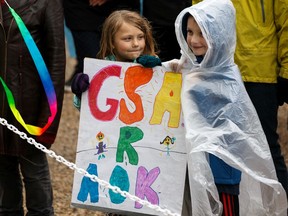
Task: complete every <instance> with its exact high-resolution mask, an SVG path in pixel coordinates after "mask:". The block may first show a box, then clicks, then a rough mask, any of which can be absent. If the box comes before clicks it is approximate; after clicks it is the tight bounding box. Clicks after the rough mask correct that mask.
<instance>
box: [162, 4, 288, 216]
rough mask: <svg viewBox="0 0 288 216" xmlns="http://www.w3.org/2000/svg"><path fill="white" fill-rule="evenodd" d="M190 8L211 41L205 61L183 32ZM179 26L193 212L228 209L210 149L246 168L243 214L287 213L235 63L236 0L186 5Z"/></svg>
mask: <svg viewBox="0 0 288 216" xmlns="http://www.w3.org/2000/svg"><path fill="white" fill-rule="evenodd" d="M187 14H191V15H192V16H193V17H194V18H195V20H196V22H197V23H198V25H199V27H200V29H201V31H202V34H203V36H204V38H205V39H206V41H207V43H208V51H207V53H206V55H205V57H204V59H203V61H202V62H201V63H200V64H198V63H197V62H196V58H195V56H194V54H193V53H192V51H191V50H190V49H189V48H188V45H187V43H186V35H184V34H185V33H184V34H183V31H184V32H185V30H186V22H187V21H186V22H185V21H184V22H183V19H184V20H185V19H186V20H187ZM175 28H176V35H177V39H178V43H179V44H180V47H181V52H182V57H181V59H180V61H179V64H182V63H183V62H184V63H183V67H182V68H183V70H182V73H183V86H182V109H183V115H184V123H185V127H186V144H187V153H188V166H189V168H188V170H189V171H188V172H189V183H190V189H191V198H192V213H193V215H196V216H201V215H217V214H219V213H220V212H221V209H222V205H221V203H220V201H219V198H218V193H217V189H216V187H215V184H214V180H213V175H212V172H211V169H210V166H209V162H208V157H207V155H208V153H210V154H213V155H215V156H217V157H218V158H221V159H222V160H224V161H225V162H226V163H227V164H229V165H230V166H232V167H234V168H237V169H238V170H240V171H241V172H242V178H241V182H240V196H239V203H240V215H243V216H247V215H253V216H264V215H269V216H271V215H283V216H284V215H287V199H286V193H285V191H284V189H283V187H282V186H281V184H280V183H279V182H278V180H277V177H276V172H275V167H274V165H273V161H272V158H271V154H270V150H269V146H268V143H267V140H266V137H265V135H264V133H263V130H262V127H261V124H260V121H259V119H258V116H257V114H256V111H255V108H254V107H253V105H252V102H251V101H250V99H249V96H248V94H247V93H246V90H245V87H244V85H243V81H242V79H241V75H240V72H239V69H238V67H237V65H235V63H234V51H235V46H236V32H235V10H234V7H233V4H232V3H231V1H229V0H204V1H203V2H201V3H199V4H196V5H193V6H192V7H189V8H186V9H184V10H183V11H182V12H181V13H180V14H179V16H178V17H177V19H176V22H175ZM251 61H253V59H251ZM166 63H167V62H166ZM164 65H165V63H164ZM166 65H169V64H166ZM167 67H168V66H167Z"/></svg>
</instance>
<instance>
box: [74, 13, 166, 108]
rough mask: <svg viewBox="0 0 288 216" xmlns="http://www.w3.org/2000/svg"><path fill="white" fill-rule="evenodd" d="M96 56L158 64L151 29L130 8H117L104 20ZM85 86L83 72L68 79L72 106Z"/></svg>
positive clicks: (113, 59) (86, 79)
mask: <svg viewBox="0 0 288 216" xmlns="http://www.w3.org/2000/svg"><path fill="white" fill-rule="evenodd" d="M100 45H101V46H100V51H99V53H98V54H97V58H99V59H106V60H111V61H122V62H135V63H136V62H137V63H140V64H142V65H143V66H144V67H154V66H156V65H161V61H160V59H159V58H158V57H157V55H156V52H155V42H154V39H153V37H152V29H151V26H150V24H149V22H148V21H147V19H145V18H143V17H141V16H140V14H138V13H137V12H134V11H128V10H118V11H115V12H113V13H111V15H110V16H109V17H108V18H107V19H106V20H105V22H104V24H103V29H102V36H101V41H100ZM88 87H89V78H88V75H87V74H83V73H80V74H78V75H76V76H75V77H74V79H73V81H72V85H71V88H72V92H73V93H74V94H75V95H76V96H77V97H74V106H75V107H77V108H79V106H80V100H79V98H80V97H81V94H82V93H83V92H84V91H86V90H87V89H88Z"/></svg>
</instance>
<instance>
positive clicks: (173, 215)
mask: <svg viewBox="0 0 288 216" xmlns="http://www.w3.org/2000/svg"><path fill="white" fill-rule="evenodd" d="M0 123H1V124H2V125H4V126H6V127H7V128H8V129H9V130H11V131H13V132H14V133H15V134H18V135H19V136H20V137H21V138H22V139H25V140H27V142H28V143H29V144H31V145H34V146H35V147H36V148H38V149H40V150H41V151H43V152H45V153H46V154H48V155H49V156H50V157H52V158H55V159H56V160H57V161H58V162H60V163H63V164H65V165H66V166H68V167H69V168H70V169H72V170H76V171H77V172H78V173H80V174H81V175H84V176H86V177H88V178H89V179H91V181H93V182H98V183H99V184H100V185H102V186H104V187H105V188H108V189H111V190H112V191H113V192H114V193H119V194H121V195H122V196H123V197H128V198H129V199H130V200H133V201H136V202H139V203H140V204H142V205H144V206H147V207H149V208H151V209H154V210H156V211H158V212H162V213H163V214H164V215H169V216H180V215H179V214H177V213H173V212H171V211H170V210H169V209H166V208H165V209H163V208H161V207H160V206H158V205H153V204H151V203H150V202H148V201H146V200H142V199H140V198H139V197H137V196H134V195H132V194H130V193H128V192H127V191H122V190H121V189H120V188H119V187H117V186H112V185H110V184H109V183H108V182H106V181H104V180H101V179H99V178H98V177H97V176H96V175H91V174H89V173H88V172H87V171H86V170H84V169H82V168H78V167H77V166H76V164H74V163H72V162H69V161H67V160H66V159H65V158H64V157H62V156H59V155H57V154H56V153H55V152H54V151H52V150H49V149H47V148H46V147H45V146H43V145H42V144H40V143H38V142H36V141H35V140H34V139H33V138H31V137H28V136H27V134H26V133H24V132H21V131H19V130H18V129H17V128H16V127H15V126H13V125H11V124H9V123H8V122H7V121H6V120H5V119H3V118H1V117H0Z"/></svg>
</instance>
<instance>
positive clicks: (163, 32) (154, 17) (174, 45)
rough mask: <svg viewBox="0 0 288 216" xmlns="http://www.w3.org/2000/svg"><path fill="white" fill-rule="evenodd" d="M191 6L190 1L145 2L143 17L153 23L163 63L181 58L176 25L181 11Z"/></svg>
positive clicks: (152, 0) (146, 0)
mask: <svg viewBox="0 0 288 216" xmlns="http://www.w3.org/2000/svg"><path fill="white" fill-rule="evenodd" d="M191 4H192V3H191V1H190V0H177V1H175V0H157V1H155V0H143V16H144V17H146V18H147V19H148V20H149V21H150V22H151V25H152V28H153V37H154V38H155V41H156V44H157V48H158V50H159V54H158V56H159V58H160V59H161V61H162V62H163V61H168V60H171V59H179V58H180V47H179V44H178V42H177V39H176V35H175V30H174V29H175V27H174V23H175V20H176V17H177V15H178V14H179V13H180V11H182V10H183V9H184V8H186V7H189V6H191Z"/></svg>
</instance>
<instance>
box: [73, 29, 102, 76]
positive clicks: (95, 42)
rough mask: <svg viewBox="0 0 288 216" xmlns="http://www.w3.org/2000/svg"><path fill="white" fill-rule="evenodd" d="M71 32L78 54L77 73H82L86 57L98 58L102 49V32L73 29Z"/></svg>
mask: <svg viewBox="0 0 288 216" xmlns="http://www.w3.org/2000/svg"><path fill="white" fill-rule="evenodd" d="M71 33H72V36H73V40H74V45H75V50H76V56H77V65H76V68H75V74H76V73H82V72H83V69H84V62H83V59H84V58H85V57H88V58H96V55H97V53H98V51H99V49H100V43H99V41H100V38H101V32H100V31H76V30H72V31H71Z"/></svg>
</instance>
